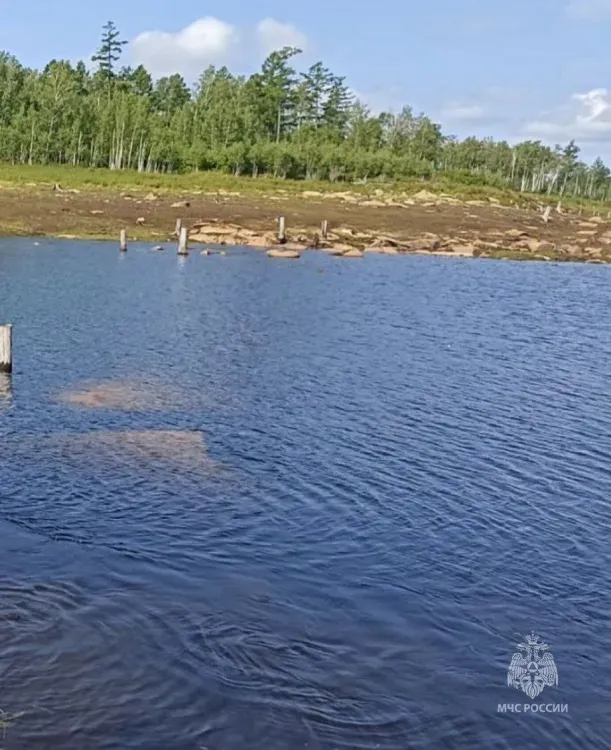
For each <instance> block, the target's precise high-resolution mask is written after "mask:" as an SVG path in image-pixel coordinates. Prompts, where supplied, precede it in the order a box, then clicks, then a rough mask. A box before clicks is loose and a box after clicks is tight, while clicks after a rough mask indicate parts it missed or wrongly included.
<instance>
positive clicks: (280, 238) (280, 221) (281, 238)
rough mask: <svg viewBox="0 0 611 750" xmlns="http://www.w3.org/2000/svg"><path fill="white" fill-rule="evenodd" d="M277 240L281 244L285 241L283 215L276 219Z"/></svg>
mask: <svg viewBox="0 0 611 750" xmlns="http://www.w3.org/2000/svg"><path fill="white" fill-rule="evenodd" d="M278 242H279V243H280V244H281V245H282V244H284V243H285V242H286V220H285V218H284V216H281V217H280V218H279V219H278Z"/></svg>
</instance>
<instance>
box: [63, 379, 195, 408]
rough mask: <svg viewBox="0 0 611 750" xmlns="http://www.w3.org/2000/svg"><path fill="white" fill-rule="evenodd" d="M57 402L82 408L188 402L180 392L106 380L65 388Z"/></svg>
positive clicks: (164, 404) (127, 381) (152, 385)
mask: <svg viewBox="0 0 611 750" xmlns="http://www.w3.org/2000/svg"><path fill="white" fill-rule="evenodd" d="M58 401H61V402H63V403H66V404H69V405H70V406H75V407H79V408H83V409H114V410H118V411H158V410H165V409H171V408H178V407H180V406H181V405H184V404H185V403H186V401H187V399H186V397H184V396H183V394H182V393H181V392H179V391H174V390H172V389H170V388H168V387H167V386H164V385H154V384H151V383H141V382H138V381H135V380H132V381H130V380H124V381H121V380H107V381H102V382H99V383H92V384H90V385H86V386H84V387H83V388H81V389H76V390H68V391H64V392H63V393H61V394H60V395H59V396H58Z"/></svg>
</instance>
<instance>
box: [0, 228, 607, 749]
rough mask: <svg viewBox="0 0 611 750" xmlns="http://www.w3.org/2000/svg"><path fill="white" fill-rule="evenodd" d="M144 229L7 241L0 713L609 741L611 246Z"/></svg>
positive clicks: (238, 730)
mask: <svg viewBox="0 0 611 750" xmlns="http://www.w3.org/2000/svg"><path fill="white" fill-rule="evenodd" d="M137 250H138V246H137V245H132V246H131V247H130V253H128V254H126V255H125V257H123V258H121V256H120V254H119V253H118V251H117V248H116V247H115V245H114V243H110V244H109V245H105V244H99V243H96V244H95V246H88V245H87V244H86V243H78V242H74V243H66V242H63V243H62V242H54V241H42V242H41V245H40V247H38V248H32V247H31V243H29V242H23V243H22V242H20V241H16V240H11V241H8V240H3V241H2V242H0V270H1V273H0V306H1V307H2V311H1V314H2V318H3V319H7V320H11V321H13V322H14V324H15V332H16V340H15V345H16V347H18V349H19V368H18V371H17V372H15V373H14V374H13V382H12V406H11V408H10V409H1V408H0V709H2V710H4V711H6V712H7V713H8V714H20V713H21V712H23V715H21V716H20V717H19V718H18V719H17V720H16V721H15V722H14V723H13V724H12V725H11V726H10V727H9V728H8V729H7V732H6V739H5V740H3V741H2V742H0V744H1V745H2V746H3V747H5V748H7V750H9V749H10V750H15V749H17V750H26V749H27V750H49V749H50V748H54V749H55V748H87V749H88V750H90V749H91V750H97V749H98V748H104V749H106V748H108V750H116V749H117V748H129V749H130V750H139V749H142V750H167V748H172V749H173V750H200V748H207V749H208V750H234V749H235V750H243V748H249V749H254V750H259V749H260V750H287V748H291V749H293V748H312V749H313V750H338V749H339V748H341V749H342V750H343V749H344V748H345V749H346V750H373V749H374V748H376V749H379V750H398V749H401V750H403V749H404V748H406V749H410V750H411V748H423V749H424V748H427V749H428V748H437V747H439V748H443V747H446V748H457V749H458V748H461V749H462V748H486V749H488V748H502V749H503V750H505V749H506V750H515V748H518V747H553V748H561V749H562V750H564V748H567V749H571V748H575V749H577V748H580V750H581V749H583V748H592V749H594V748H596V749H597V750H598V748H603V747H607V746H609V745H611V720H610V719H609V717H608V710H607V708H608V704H609V700H610V698H611V687H610V683H609V680H608V679H607V675H608V674H610V673H611V664H610V663H609V657H608V656H607V653H608V649H607V645H608V620H609V615H610V612H611V601H610V595H609V591H611V547H610V545H609V542H608V538H609V526H610V525H611V508H610V506H609V497H610V496H611V472H610V471H609V460H608V457H609V452H610V451H611V443H610V437H609V435H610V434H611V429H610V426H611V405H610V402H609V399H608V397H607V393H608V383H609V379H610V378H611V328H610V327H609V326H608V325H607V322H606V311H607V308H608V297H609V278H608V273H609V269H608V268H606V267H597V266H592V265H590V266H581V267H580V266H568V265H566V266H558V267H556V266H552V265H543V264H514V263H509V262H506V263H494V262H489V263H486V262H477V261H461V262H460V263H457V262H455V261H453V260H452V259H429V258H415V257H414V258H393V257H387V256H380V257H368V258H365V259H363V261H362V263H359V264H357V265H347V264H345V263H342V262H341V261H340V262H338V261H337V260H336V259H334V258H331V257H326V256H325V255H322V254H317V253H312V254H308V255H304V256H303V258H302V262H301V263H300V264H299V267H298V268H297V267H295V266H288V265H286V266H283V265H282V264H277V265H274V264H272V263H269V261H268V260H267V258H265V256H262V255H261V254H259V253H257V252H249V251H246V250H237V249H236V250H235V251H234V252H232V262H231V263H230V264H228V263H226V262H223V260H224V259H223V258H221V257H220V256H218V255H212V256H210V257H208V258H206V259H200V257H199V256H196V255H192V256H191V257H190V258H189V261H188V263H186V264H184V265H182V266H180V267H179V265H178V264H177V263H176V257H175V255H173V254H163V253H159V254H153V253H149V252H136V251H137ZM321 269H324V273H319V271H320V270H321ZM50 331H52V332H53V335H52V336H50V335H49V332H50ZM0 387H1V385H0ZM7 387H8V384H7V381H4V389H3V390H2V391H1V393H3V394H6V390H7ZM58 394H59V396H58ZM2 403H7V401H6V395H0V404H2ZM221 467H222V468H223V470H222V471H221V470H219V469H220V468H221ZM532 630H534V631H535V632H536V633H537V634H539V635H540V636H541V637H542V638H543V639H544V640H545V641H546V642H547V643H549V644H550V646H551V651H552V653H553V654H554V658H555V661H556V665H557V668H558V673H559V684H558V686H557V687H553V688H552V687H546V688H545V691H544V693H543V694H542V699H543V700H544V701H545V702H548V701H549V702H553V703H568V704H569V706H570V714H569V715H568V716H567V715H558V714H550V715H545V714H540V715H538V716H529V717H524V716H521V717H518V716H515V715H505V716H502V715H499V714H498V713H497V706H498V704H499V703H500V704H503V703H515V702H523V701H524V697H525V696H521V695H520V694H519V693H518V692H517V691H516V690H514V689H513V688H509V687H508V686H507V669H508V667H509V664H510V661H511V657H512V655H513V653H514V652H515V650H516V644H517V643H519V642H520V641H521V640H522V639H523V637H524V635H525V634H527V633H530V632H531V631H532Z"/></svg>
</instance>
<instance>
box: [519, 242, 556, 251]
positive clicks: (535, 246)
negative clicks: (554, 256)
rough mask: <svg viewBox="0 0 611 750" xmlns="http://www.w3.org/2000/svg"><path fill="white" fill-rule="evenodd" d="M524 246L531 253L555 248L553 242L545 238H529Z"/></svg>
mask: <svg viewBox="0 0 611 750" xmlns="http://www.w3.org/2000/svg"><path fill="white" fill-rule="evenodd" d="M526 247H527V248H528V249H529V250H530V252H531V253H552V252H554V250H555V249H556V246H555V245H554V244H553V242H548V241H547V240H537V239H534V238H533V239H529V240H528V242H527V243H526Z"/></svg>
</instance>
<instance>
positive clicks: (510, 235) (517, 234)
mask: <svg viewBox="0 0 611 750" xmlns="http://www.w3.org/2000/svg"><path fill="white" fill-rule="evenodd" d="M505 237H507V239H508V240H520V239H522V238H523V237H528V232H523V231H522V230H521V229H508V230H507V231H506V232H505Z"/></svg>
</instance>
